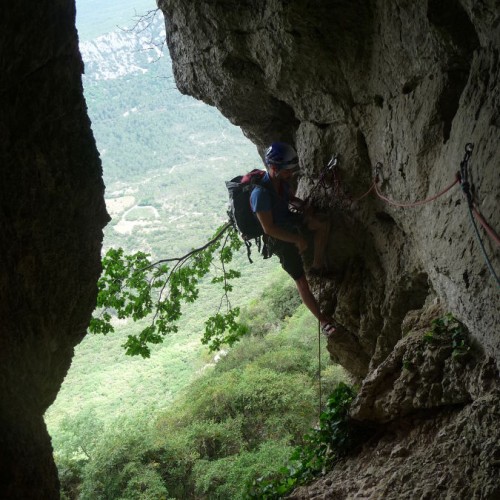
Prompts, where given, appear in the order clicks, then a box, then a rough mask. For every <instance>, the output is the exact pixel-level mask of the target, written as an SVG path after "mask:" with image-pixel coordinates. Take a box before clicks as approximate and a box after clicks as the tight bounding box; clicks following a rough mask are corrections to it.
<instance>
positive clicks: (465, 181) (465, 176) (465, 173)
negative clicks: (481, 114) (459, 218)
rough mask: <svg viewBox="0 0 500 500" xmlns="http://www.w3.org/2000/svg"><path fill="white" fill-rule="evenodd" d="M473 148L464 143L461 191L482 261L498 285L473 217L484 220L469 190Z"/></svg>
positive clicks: (493, 233)
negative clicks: (465, 201)
mask: <svg viewBox="0 0 500 500" xmlns="http://www.w3.org/2000/svg"><path fill="white" fill-rule="evenodd" d="M473 149H474V144H472V143H470V142H469V143H468V144H466V145H465V155H464V159H463V160H462V161H461V163H460V177H461V182H460V185H461V186H462V192H463V193H464V196H465V199H466V200H467V209H468V211H469V217H470V220H471V224H472V227H473V229H474V234H475V235H476V239H477V241H478V243H479V247H480V248H481V252H482V254H483V257H484V261H485V262H486V266H487V267H488V269H489V271H490V273H491V275H492V276H493V279H494V280H495V281H496V283H497V286H498V287H500V279H499V278H498V276H497V274H496V272H495V270H494V269H493V265H492V264H491V261H490V259H489V257H488V254H487V253H486V249H485V248H484V244H483V241H482V240H481V235H480V234H479V229H478V227H477V224H476V221H475V219H474V213H476V212H477V214H479V215H480V220H484V218H483V216H482V215H481V214H480V213H479V210H477V209H475V207H474V201H473V199H472V193H471V191H470V184H469V160H470V158H471V156H472V151H473ZM484 224H486V226H488V228H489V229H490V230H491V232H492V236H494V237H495V238H494V239H497V238H498V236H497V235H496V233H495V232H494V231H493V229H491V228H490V226H489V224H488V223H487V222H486V221H485V220H484ZM483 227H484V226H483ZM485 229H486V228H485Z"/></svg>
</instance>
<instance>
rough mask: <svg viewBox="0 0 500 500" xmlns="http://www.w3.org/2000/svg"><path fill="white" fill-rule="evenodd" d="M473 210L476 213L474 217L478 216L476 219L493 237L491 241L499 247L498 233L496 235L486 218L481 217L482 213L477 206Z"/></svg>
mask: <svg viewBox="0 0 500 500" xmlns="http://www.w3.org/2000/svg"><path fill="white" fill-rule="evenodd" d="M472 210H473V211H474V215H475V216H476V219H477V220H478V221H479V223H480V224H481V225H482V226H483V228H484V230H485V231H486V232H487V233H488V234H489V235H490V236H491V239H492V240H493V241H494V242H495V243H496V244H497V245H499V246H500V237H499V236H498V234H497V233H495V231H494V230H493V228H492V227H491V226H490V225H489V224H488V223H487V222H486V220H485V218H484V217H483V216H482V215H481V212H480V211H479V210H478V209H477V207H476V206H475V205H474V206H473V207H472Z"/></svg>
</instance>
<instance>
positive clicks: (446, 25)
mask: <svg viewBox="0 0 500 500" xmlns="http://www.w3.org/2000/svg"><path fill="white" fill-rule="evenodd" d="M159 6H160V8H161V9H162V10H163V12H164V14H165V23H166V29H167V42H168V46H169V49H170V54H171V56H172V60H173V66H174V74H175V78H176V81H177V85H178V87H179V88H180V90H181V91H182V92H184V93H187V94H190V95H192V96H195V97H197V98H199V99H202V100H203V101H205V102H207V103H209V104H211V105H214V106H216V107H217V108H218V109H219V110H220V111H221V112H222V113H223V114H224V115H225V116H227V117H228V118H229V119H230V120H231V121H232V122H233V123H235V124H237V125H239V126H240V127H241V128H242V130H243V132H244V133H245V134H246V135H247V136H248V137H249V138H250V139H251V140H252V141H253V142H254V143H255V144H256V145H257V147H258V148H259V150H260V151H262V150H263V148H264V147H265V146H266V145H268V144H269V143H271V142H273V141H278V140H285V141H289V142H291V143H293V144H294V145H295V146H296V148H297V150H298V153H299V157H300V162H301V167H302V169H301V170H302V172H301V178H300V182H299V195H303V196H307V195H311V197H312V199H313V201H314V203H315V205H316V206H317V207H318V208H320V209H321V210H322V211H323V212H325V213H327V214H328V215H329V217H330V220H331V222H332V234H331V240H330V245H329V249H328V260H329V264H330V268H331V269H332V271H333V277H332V278H331V279H328V280H317V279H315V278H311V282H312V285H313V287H314V291H315V293H316V295H317V297H318V298H319V300H320V302H321V305H322V307H323V309H324V310H325V311H327V312H329V313H331V314H332V315H334V318H335V321H336V323H337V325H338V331H337V334H335V335H333V336H332V337H331V338H330V339H329V342H328V348H329V351H330V353H331V357H332V359H333V360H334V361H337V362H339V363H341V364H342V365H343V366H345V367H346V368H347V370H349V371H350V372H351V373H352V374H353V376H354V378H355V379H357V381H358V382H360V383H361V389H360V393H359V396H358V398H357V400H356V403H355V405H354V407H353V409H352V417H353V418H355V419H357V420H359V421H361V422H365V423H367V424H368V425H371V426H374V427H375V428H377V429H378V431H377V438H374V439H373V440H372V441H371V442H369V443H368V444H367V445H366V446H365V447H364V448H363V450H362V451H361V452H359V453H358V454H357V455H356V456H354V457H351V458H349V459H347V460H346V461H345V462H343V464H341V465H340V466H338V467H337V468H336V469H335V470H334V471H333V472H332V473H331V474H330V475H329V476H328V477H327V478H326V479H324V480H322V481H320V482H318V483H316V484H315V485H313V486H312V487H309V488H304V489H301V490H299V492H298V493H297V494H296V496H295V497H294V498H318V499H319V498H395V499H396V498H436V497H437V496H439V495H437V494H436V492H437V491H440V492H441V491H442V492H443V498H444V497H445V496H446V497H447V498H476V497H477V498H497V497H498V496H499V495H500V491H499V490H498V484H500V483H499V481H498V478H499V477H500V474H499V469H498V456H499V454H500V451H499V450H498V445H497V443H498V440H499V437H500V436H499V435H498V416H499V415H500V413H499V412H500V409H499V408H500V406H499V397H498V372H497V368H498V367H499V366H500V335H499V330H500V307H499V292H498V290H499V289H498V284H497V283H496V281H495V278H494V277H493V276H492V274H491V273H490V270H489V268H488V266H487V264H486V263H485V260H484V258H483V253H482V250H481V248H480V246H479V244H478V242H477V239H476V237H475V234H474V228H473V226H472V224H471V220H470V217H469V211H468V208H467V206H468V205H467V201H466V199H465V196H464V194H463V193H462V191H461V190H460V187H459V185H458V183H455V180H456V173H457V171H459V170H460V164H461V162H462V161H463V160H464V158H465V147H466V144H468V143H471V144H473V150H472V154H471V157H470V159H469V160H468V163H467V166H468V167H469V181H470V183H471V185H472V188H471V189H472V193H473V199H474V203H475V207H476V209H477V210H478V211H479V212H480V213H482V215H483V216H484V218H485V219H486V220H487V221H488V222H489V224H490V226H491V227H492V228H494V229H495V230H496V231H497V232H498V231H499V228H500V210H498V207H499V200H500V175H499V173H498V165H499V163H500V149H499V147H498V144H499V137H500V135H499V126H500V122H499V116H500V113H499V110H500V92H499V89H498V79H499V78H498V77H499V72H500V53H499V50H500V31H499V30H498V26H499V24H500V12H499V8H498V3H497V2H495V1H494V0H484V1H481V2H476V1H472V0H428V1H427V2H411V1H408V0H396V1H394V2H385V1H383V0H372V1H364V0H353V1H349V2H345V1H341V0H339V1H326V0H319V1H317V2H309V1H306V0H292V1H285V0H267V1H257V0H244V1H242V2H237V3H236V2H230V1H227V0H216V1H213V2H181V1H179V0H159ZM333 153H338V154H339V161H338V166H337V167H336V168H335V169H334V170H329V171H326V170H325V169H324V166H325V165H326V162H327V161H328V159H329V158H330V156H331V155H332V154H333ZM376 166H377V167H378V168H377V169H376V172H375V167H376ZM241 168H242V166H235V171H237V170H238V169H241ZM375 173H377V174H378V177H377V180H378V182H377V183H376V184H374V179H375ZM321 178H323V179H324V180H325V183H324V185H322V186H320V187H319V188H318V187H317V182H318V180H319V179H321ZM454 183H455V184H454ZM375 186H376V188H377V190H378V192H379V194H380V196H377V195H376V190H375ZM447 187H450V189H449V190H448V191H446V193H444V194H442V195H441V196H439V197H438V198H436V199H435V200H434V201H431V202H429V203H425V204H421V205H418V206H414V207H404V206H403V207H401V206H397V205H394V204H392V203H390V202H388V201H387V200H383V199H382V196H385V197H386V198H388V199H389V200H393V201H398V202H400V204H403V205H404V204H405V203H406V204H408V203H410V202H414V201H419V200H425V199H427V198H432V197H434V195H436V194H439V193H440V192H441V191H443V190H444V189H445V188H447ZM370 188H371V191H370ZM363 195H364V196H363ZM478 230H479V234H480V237H481V239H482V241H483V243H484V249H485V253H486V254H487V255H488V256H489V258H490V260H491V263H492V267H493V268H494V270H496V273H497V275H498V274H500V267H499V255H500V252H499V248H498V245H497V244H496V243H495V242H494V238H490V237H489V236H488V234H487V233H486V232H485V230H484V229H483V227H482V226H480V225H479V229H478ZM438 312H439V314H441V315H442V314H445V313H452V314H453V316H454V317H455V318H457V319H458V320H460V321H461V323H462V324H463V325H464V327H465V328H466V329H467V331H468V337H467V339H468V340H467V342H468V345H470V346H471V349H470V350H468V351H467V353H466V355H464V356H462V354H464V353H460V352H459V353H458V355H455V354H457V350H456V348H455V347H453V344H452V343H451V344H450V343H446V342H444V343H440V342H438V343H437V344H436V345H434V344H432V342H430V341H429V338H428V337H426V332H428V330H429V329H430V328H431V320H432V318H433V317H435V316H436V315H437V314H438ZM431 443H432V446H431Z"/></svg>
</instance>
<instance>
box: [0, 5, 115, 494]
mask: <svg viewBox="0 0 500 500" xmlns="http://www.w3.org/2000/svg"><path fill="white" fill-rule="evenodd" d="M74 17H75V10H74V5H73V3H72V2H52V1H49V0H41V1H37V2H34V1H31V0H28V1H27V2H23V4H22V5H18V4H17V3H16V2H8V3H7V4H6V5H4V6H3V8H2V14H1V16H0V33H1V34H0V40H1V42H0V172H1V181H0V228H1V238H0V255H1V259H0V267H1V269H0V496H1V497H2V498H22V499H28V498H44V499H50V498H59V492H58V479H57V471H56V469H55V465H54V461H53V459H52V448H51V445H50V438H49V436H48V434H47V430H46V427H45V424H44V421H43V414H44V413H45V410H46V409H47V408H48V406H49V405H50V404H51V403H52V402H53V401H54V399H55V397H56V395H57V392H58V390H59V387H60V385H61V383H62V381H63V378H64V376H65V374H66V372H67V370H68V368H69V365H70V363H71V358H72V356H73V347H74V346H75V345H76V344H77V343H78V342H79V341H80V340H81V339H82V338H83V336H84V334H85V332H86V328H87V325H88V322H89V319H90V314H91V312H92V310H93V307H94V305H95V298H96V294H97V286H96V282H97V278H98V276H99V273H100V249H101V242H102V227H103V226H104V224H105V223H106V222H107V220H108V217H107V214H106V211H105V206H104V198H103V191H104V186H103V183H102V179H101V165H100V160H99V157H98V153H97V150H96V147H95V142H94V139H93V136H92V133H91V130H90V122H89V119H88V117H87V112H86V106H85V102H84V99H83V93H82V85H81V77H80V75H81V73H82V71H83V65H82V61H81V58H80V54H79V52H78V41H77V35H76V30H75V26H74Z"/></svg>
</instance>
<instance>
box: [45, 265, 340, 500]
mask: <svg viewBox="0 0 500 500" xmlns="http://www.w3.org/2000/svg"><path fill="white" fill-rule="evenodd" d="M282 294H283V295H284V296H286V297H288V300H287V303H286V307H283V308H277V309H273V308H271V307H268V304H273V303H280V297H281V295H282ZM299 302H300V301H299V299H298V297H297V292H296V291H295V287H294V284H293V283H292V282H291V281H290V280H289V278H288V277H287V276H285V275H283V274H282V273H280V275H279V277H278V278H277V280H276V282H275V283H273V284H272V285H270V286H269V287H266V289H265V290H264V291H263V293H262V297H260V298H259V299H258V300H254V301H253V302H252V303H251V304H249V305H248V306H247V308H245V310H244V311H242V318H254V317H256V318H258V322H257V323H258V325H259V328H258V329H257V331H256V334H255V335H248V336H246V337H244V338H243V339H242V340H241V341H240V342H239V343H238V344H235V345H234V346H233V347H232V348H231V350H229V351H227V352H221V353H220V354H219V355H218V357H217V358H213V359H207V361H209V362H208V363H207V364H206V365H205V369H204V370H203V371H202V372H201V374H200V375H199V377H198V378H197V379H196V380H195V381H194V382H193V383H192V384H190V385H189V386H188V387H187V388H186V389H185V390H183V391H182V392H181V394H180V395H179V396H178V398H177V399H176V400H175V401H174V402H173V403H172V404H171V405H170V406H169V408H168V409H167V410H164V411H161V412H159V413H157V414H156V415H157V416H156V417H155V418H153V419H152V418H151V415H150V414H149V413H147V412H146V413H140V412H138V413H132V414H129V415H127V416H122V417H119V418H117V419H114V420H107V419H106V418H105V417H99V416H98V415H97V414H96V413H95V412H93V411H89V412H85V413H80V414H77V415H75V416H74V417H67V418H65V419H63V421H62V422H61V424H60V431H59V433H56V435H55V436H54V445H55V449H56V450H58V451H57V453H56V461H57V464H58V469H59V471H60V477H61V482H62V485H63V490H64V492H65V495H66V498H80V499H100V498H102V499H104V498H105V499H114V498H127V499H129V498H141V499H142V498H178V499H181V498H182V499H184V498H200V497H207V498H221V499H223V498H235V499H237V498H244V497H245V495H246V490H245V488H246V486H245V485H246V484H250V483H252V482H254V481H255V480H257V479H258V478H259V477H261V476H263V475H265V476H268V475H271V476H274V477H281V476H282V469H283V467H285V466H286V464H287V463H288V460H289V457H290V455H291V453H292V452H293V450H294V448H295V447H296V446H298V445H305V444H307V443H308V442H309V443H311V442H312V441H311V437H307V438H304V434H306V432H307V431H308V429H310V427H311V426H312V425H314V423H315V421H316V419H317V404H318V380H317V372H318V366H317V363H318V359H317V347H318V346H317V342H318V338H317V323H316V321H315V320H314V318H313V317H312V316H311V315H310V313H309V312H308V311H307V310H306V309H305V308H304V306H302V305H299ZM290 315H291V316H290ZM264 325H267V326H264ZM247 327H248V328H249V329H251V324H250V323H249V324H247ZM321 340H322V342H324V339H321ZM323 352H324V355H323V358H322V360H321V375H322V384H323V390H324V391H325V392H332V391H333V388H334V387H335V386H336V385H337V384H338V382H340V381H342V380H344V374H343V371H342V370H341V369H340V368H339V367H335V366H331V365H328V355H327V353H326V350H323ZM163 383H168V381H167V380H164V381H163ZM346 390H347V389H346ZM332 404H333V403H331V402H330V403H329V406H328V408H329V409H328V410H327V411H328V412H329V415H330V418H329V420H328V422H330V423H329V424H328V425H330V428H332V427H338V429H339V432H340V434H336V436H337V437H336V438H335V439H337V442H338V444H339V445H340V446H343V444H345V443H344V442H343V441H342V439H343V438H342V436H344V435H345V431H344V429H343V428H342V426H341V424H334V420H335V418H337V417H335V415H337V413H338V412H339V411H340V410H338V409H335V408H334V406H335V405H333V406H332ZM337 408H339V406H338V405H337ZM335 412H337V413H335ZM338 415H340V413H338ZM338 415H337V416H338ZM322 421H323V420H322ZM324 425H326V420H325V421H324V422H323V423H322V426H324ZM314 433H315V431H313V435H314ZM96 436H99V439H96ZM317 436H319V435H317ZM327 439H329V438H327V437H326V434H322V435H321V438H320V437H318V438H317V441H318V440H320V441H321V440H322V442H326V440H327ZM306 448H307V447H306ZM306 448H304V449H306ZM339 449H340V448H339ZM311 453H312V452H311ZM322 453H323V455H322V458H321V459H320V460H321V461H322V462H321V463H324V464H326V463H327V462H328V461H329V460H331V459H332V455H331V453H330V451H328V452H322ZM280 470H281V472H280Z"/></svg>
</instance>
